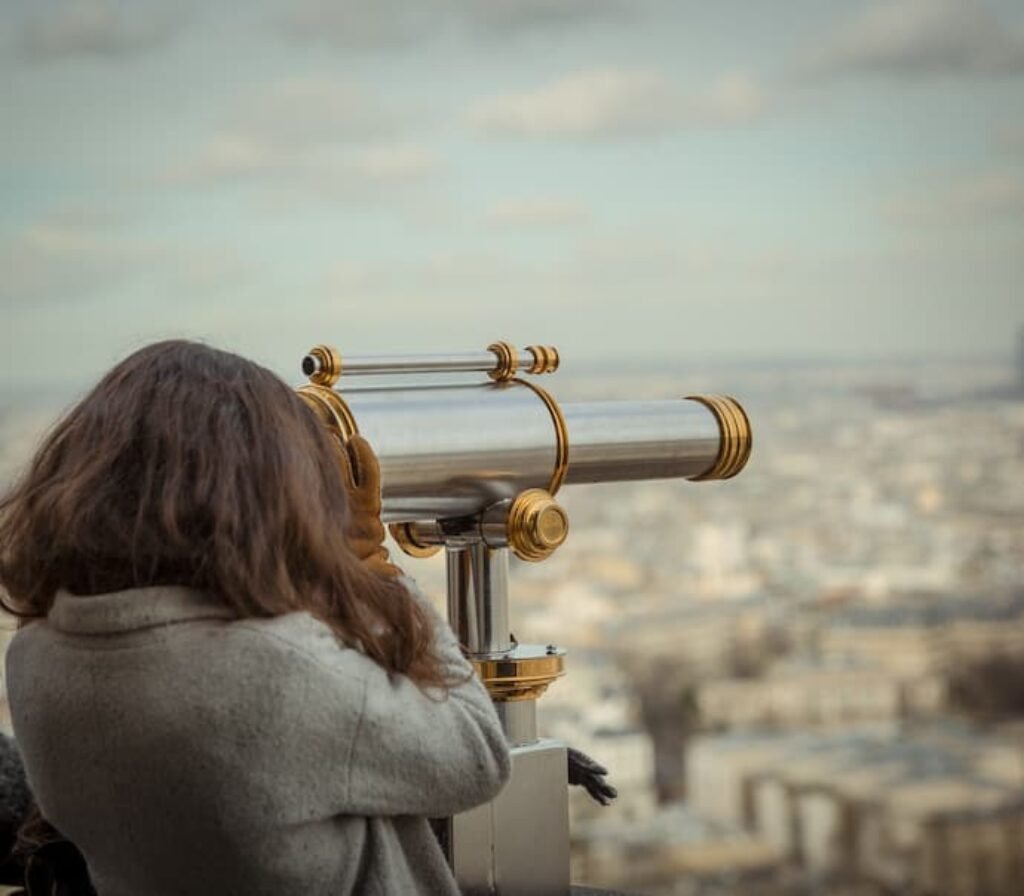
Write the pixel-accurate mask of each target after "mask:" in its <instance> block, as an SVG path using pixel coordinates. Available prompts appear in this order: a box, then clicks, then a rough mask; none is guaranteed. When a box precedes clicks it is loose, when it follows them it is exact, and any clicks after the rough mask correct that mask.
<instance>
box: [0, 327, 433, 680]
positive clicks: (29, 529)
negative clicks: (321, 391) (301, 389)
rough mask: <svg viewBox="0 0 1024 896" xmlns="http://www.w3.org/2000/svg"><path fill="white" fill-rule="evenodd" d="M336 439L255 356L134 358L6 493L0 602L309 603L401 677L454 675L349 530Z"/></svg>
mask: <svg viewBox="0 0 1024 896" xmlns="http://www.w3.org/2000/svg"><path fill="white" fill-rule="evenodd" d="M332 440H333V437H332V436H331V435H330V434H329V433H328V432H327V430H326V429H325V427H324V426H323V425H322V424H321V423H320V422H319V421H318V420H317V419H316V417H315V416H314V414H313V412H312V411H310V410H309V409H308V408H307V407H306V406H305V404H304V403H303V402H302V400H301V399H299V397H298V396H297V395H296V394H295V392H293V391H292V389H290V388H289V387H288V386H287V385H286V384H285V383H284V382H282V381H281V380H280V379H278V377H277V376H275V375H274V374H273V373H271V372H270V371H269V370H267V369H265V368H263V367H261V366H260V365H258V364H256V363H254V362H252V361H248V360H246V359H244V358H241V357H239V356H237V355H233V354H230V353H228V352H223V351H218V350H216V349H213V348H210V347H208V346H206V345H202V344H200V343H195V342H187V341H182V340H171V341H167V342H159V343H156V344H153V345H150V346H147V347H146V348H143V349H141V350H140V351H137V352H135V353H134V354H133V355H131V356H130V357H128V358H126V359H125V360H124V361H122V362H121V363H120V364H118V365H117V366H116V367H115V368H114V369H113V370H111V371H110V372H109V373H108V374H107V375H106V376H105V377H104V378H103V379H102V380H101V381H100V383H99V384H98V385H97V386H96V387H95V388H94V389H93V390H92V391H91V392H90V393H89V394H88V395H87V396H86V397H85V398H84V399H83V400H82V401H81V402H79V404H78V405H76V406H75V407H74V408H73V409H72V410H71V411H70V412H69V413H68V414H67V415H66V416H65V417H64V418H63V419H62V420H61V421H60V422H59V423H58V424H57V425H56V427H55V428H54V429H53V430H52V432H51V433H50V434H49V436H48V437H47V438H46V439H45V441H44V442H43V444H42V446H41V447H40V448H39V450H38V452H37V453H36V455H35V457H34V459H33V460H32V462H31V464H30V465H29V467H28V469H27V471H26V472H25V474H24V476H23V477H22V478H21V480H20V481H19V482H18V483H17V484H16V485H15V486H14V487H13V488H12V490H11V491H10V492H9V493H8V494H7V495H6V496H5V497H4V498H3V499H2V500H0V585H2V586H3V588H4V589H6V591H7V595H6V598H2V597H0V602H2V603H3V605H4V606H5V607H6V608H7V609H8V610H9V611H10V612H12V613H14V614H15V615H17V616H21V617H29V618H38V617H43V616H46V615H47V613H48V612H49V610H50V607H51V606H52V604H53V600H54V597H55V594H56V592H57V591H58V590H61V589H64V590H67V591H69V592H71V593H72V594H75V595H83V596H85V595H91V594H101V593H105V592H110V591H119V590H122V589H127V588H136V587H143V586H149V585H185V586H189V587H192V588H197V589H200V590H203V591H205V592H207V593H209V594H211V595H213V596H214V597H216V598H217V599H219V600H221V601H223V602H224V603H225V604H227V605H229V606H230V607H231V608H233V609H234V610H235V611H236V612H237V613H238V615H239V616H275V615H279V614H282V613H287V612H291V611H293V610H307V611H309V612H310V613H312V614H313V615H314V616H316V617H318V618H319V619H321V620H323V621H324V622H325V623H326V624H327V625H328V626H330V628H331V629H332V630H333V631H334V632H335V634H336V635H337V636H338V637H339V638H340V639H341V640H342V641H344V642H345V643H347V644H349V645H351V646H357V647H359V648H360V649H362V650H363V651H365V653H366V654H367V655H368V656H370V657H372V658H373V659H374V660H376V661H377V662H378V663H379V664H380V665H381V666H383V667H384V668H386V669H388V670H389V671H392V672H398V673H402V674H404V675H408V676H409V677H411V678H412V679H414V680H415V681H417V682H418V683H420V684H423V685H442V686H443V685H444V684H447V682H446V681H445V680H444V677H443V675H442V671H441V667H440V662H439V660H438V658H437V657H436V656H435V655H434V653H433V651H432V647H431V645H432V632H431V622H430V617H429V616H428V615H427V614H426V613H425V612H424V611H423V609H422V608H421V607H420V605H419V604H418V603H417V601H416V600H414V599H413V598H411V597H410V595H409V594H408V592H407V591H406V589H405V587H404V586H403V585H402V584H401V583H400V582H397V581H395V580H393V579H388V578H385V577H382V576H379V575H377V574H376V573H374V572H373V571H371V570H369V569H367V568H366V567H365V566H364V565H363V564H362V563H361V562H360V561H359V559H358V558H357V557H356V556H355V554H354V553H353V552H352V550H351V548H350V546H349V544H348V542H347V540H346V537H345V525H346V521H347V518H348V500H347V493H346V491H345V486H344V483H343V481H342V478H341V476H340V474H339V469H338V453H337V452H338V448H337V446H336V445H335V444H334V442H333V441H332Z"/></svg>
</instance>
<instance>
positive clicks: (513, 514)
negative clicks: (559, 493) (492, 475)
mask: <svg viewBox="0 0 1024 896" xmlns="http://www.w3.org/2000/svg"><path fill="white" fill-rule="evenodd" d="M507 526H508V544H509V547H510V548H512V551H513V553H514V554H515V555H516V556H517V557H518V558H519V559H520V560H528V561H530V562H533V563H536V562H537V561H539V560H544V559H545V558H547V557H550V556H551V555H552V554H553V553H554V552H555V550H556V549H557V548H558V547H559V545H561V544H562V542H564V541H565V539H566V536H568V534H569V515H568V514H567V513H566V512H565V508H563V507H562V505H561V504H559V503H558V502H557V501H556V500H555V499H554V498H552V497H551V495H550V494H549V493H548V492H546V491H545V490H544V489H542V488H529V489H527V490H526V491H524V492H521V493H520V494H519V495H517V496H516V498H515V500H514V501H513V502H512V506H511V507H510V508H509V512H508V523H507Z"/></svg>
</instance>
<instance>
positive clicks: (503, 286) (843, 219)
mask: <svg viewBox="0 0 1024 896" xmlns="http://www.w3.org/2000/svg"><path fill="white" fill-rule="evenodd" d="M1022 282H1024V4H1021V3H1019V0H1018V2H998V0H984V2H983V0H848V2H835V0H776V2H772V3H761V2H757V3H755V2H737V0H717V2H714V3H710V2H707V0H704V2H699V3H697V2H690V0H476V2H472V0H415V2H413V0H404V2H400V0H375V2H373V3H369V2H356V0H333V2H330V0H295V2H291V3H273V2H265V0H253V2H249V3H246V4H238V3H228V2H223V0H208V2H205V3H199V2H184V3H175V4H168V3H158V2H144V0H136V2H116V0H76V2H51V0H33V2H27V0H24V2H12V0H7V2H5V3H4V5H3V6H2V7H0V306H2V311H3V314H2V321H3V323H2V324H0V355H2V357H3V362H2V363H3V368H2V371H3V378H4V385H6V386H10V387H13V388H23V387H26V386H33V385H37V384H59V383H62V382H69V381H76V382H77V381H84V380H90V379H94V378H96V377H97V376H99V375H100V374H101V373H102V372H103V371H104V370H105V369H107V368H108V367H110V366H111V365H112V364H113V363H115V362H116V361H117V360H118V359H120V358H121V357H123V356H124V355H125V354H127V353H128V352H130V351H132V350H133V349H135V348H137V347H139V346H140V345H143V344H145V343H146V342H148V341H151V340H154V339H158V338H166V337H189V338H200V339H204V340H206V341H208V342H210V343H212V344H214V345H217V346H221V347H224V348H228V349H231V350H234V351H238V352H240V353H242V354H245V355H247V356H249V357H253V358H255V359H256V360H259V361H261V362H263V363H265V364H267V365H269V366H271V367H272V368H273V369H275V370H277V371H278V372H279V373H281V374H282V375H283V376H285V377H286V378H289V379H292V380H296V381H297V380H298V379H299V374H298V362H299V360H300V359H301V357H302V355H303V354H304V353H305V351H306V350H307V349H308V348H309V347H310V346H311V345H313V344H315V343H318V342H329V343H333V344H335V345H337V346H339V347H340V348H341V349H342V351H343V352H344V353H348V354H372V353H381V352H387V353H390V352H402V351H431V352H440V351H445V350H466V349H475V348H483V347H485V346H486V345H487V344H489V343H490V342H492V341H494V340H495V339H506V340H509V341H511V342H513V343H516V344H519V345H525V344H529V343H537V342H540V343H547V344H555V345H557V346H558V347H559V348H560V350H561V352H562V355H563V358H566V359H580V360H587V361H588V362H594V361H599V360H601V359H603V358H626V357H631V358H639V359H645V358H650V359H668V360H672V359H675V358H685V359H688V360H697V361H700V360H702V359H707V360H709V361H710V360H715V359H729V360H736V361H743V360H769V361H784V360H786V359H792V358H817V359H835V360H837V361H845V360H849V359H857V358H876V357H879V358H881V357H886V358H888V357H910V358H919V357H946V356H950V357H974V356H978V357H992V356H1005V357H1007V358H1009V357H1010V354H1011V351H1012V346H1013V341H1014V334H1015V333H1016V331H1017V328H1018V327H1019V326H1020V325H1021V324H1024V288H1022V285H1021V284H1022Z"/></svg>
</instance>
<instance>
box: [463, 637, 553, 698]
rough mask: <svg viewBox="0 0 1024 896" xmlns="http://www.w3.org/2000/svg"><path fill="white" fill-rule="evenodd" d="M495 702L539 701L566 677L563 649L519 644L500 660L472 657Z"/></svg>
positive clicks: (498, 657)
mask: <svg viewBox="0 0 1024 896" xmlns="http://www.w3.org/2000/svg"><path fill="white" fill-rule="evenodd" d="M470 662H471V663H472V664H473V668H474V669H476V674H477V675H478V676H479V677H480V680H481V681H482V682H483V684H484V687H485V688H487V692H488V693H489V694H490V695H491V699H492V700H495V701H497V702H500V703H511V702H514V701H518V700H536V699H537V698H538V697H539V696H540V695H541V694H543V693H544V692H545V691H546V690H547V689H548V685H549V684H551V682H553V681H554V680H555V679H556V678H561V677H562V676H563V675H564V674H565V651H564V650H563V649H562V648H561V647H555V646H553V645H552V646H549V647H542V646H539V645H535V644H517V645H516V646H515V647H513V648H512V650H510V651H508V652H507V653H504V654H502V655H501V656H496V657H471V658H470Z"/></svg>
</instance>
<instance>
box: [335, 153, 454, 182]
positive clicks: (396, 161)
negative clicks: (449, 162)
mask: <svg viewBox="0 0 1024 896" xmlns="http://www.w3.org/2000/svg"><path fill="white" fill-rule="evenodd" d="M347 167H348V168H349V169H350V170H351V171H352V172H353V173H355V174H358V175H361V176H362V177H366V178H369V179H370V180H373V181H377V182H381V181H386V182H391V183H397V182H400V181H410V180H418V179H420V178H422V177H426V176H428V175H430V174H433V173H434V172H435V171H437V170H438V168H439V167H440V160H439V159H438V157H437V156H436V155H435V154H434V153H433V152H432V151H431V150H429V149H427V148H426V147H424V146H418V145H416V144H413V143H383V144H378V145H376V146H370V147H368V148H366V149H361V150H359V151H357V152H355V153H353V154H352V156H351V157H350V158H349V160H348V165H347Z"/></svg>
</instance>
